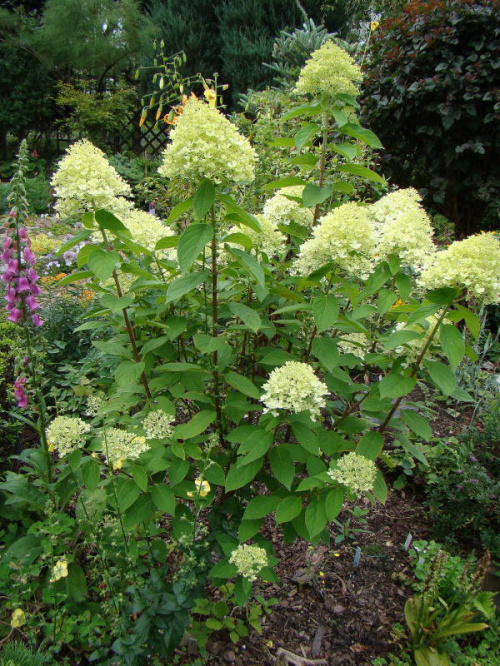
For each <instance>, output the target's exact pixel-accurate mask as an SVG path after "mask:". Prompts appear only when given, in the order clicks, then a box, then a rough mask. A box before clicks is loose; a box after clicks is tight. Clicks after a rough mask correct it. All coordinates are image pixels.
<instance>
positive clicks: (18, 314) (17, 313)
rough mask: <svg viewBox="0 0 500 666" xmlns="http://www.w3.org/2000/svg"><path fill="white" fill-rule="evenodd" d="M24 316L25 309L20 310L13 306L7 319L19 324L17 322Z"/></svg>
mask: <svg viewBox="0 0 500 666" xmlns="http://www.w3.org/2000/svg"><path fill="white" fill-rule="evenodd" d="M22 318H23V311H22V310H19V309H18V308H12V310H11V311H10V314H9V316H8V317H7V319H8V320H9V321H11V322H12V323H13V324H17V322H18V321H21V319H22Z"/></svg>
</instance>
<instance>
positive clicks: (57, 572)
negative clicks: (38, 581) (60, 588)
mask: <svg viewBox="0 0 500 666" xmlns="http://www.w3.org/2000/svg"><path fill="white" fill-rule="evenodd" d="M67 575H68V561H67V560H66V558H62V559H61V560H57V562H56V563H55V564H54V567H53V569H52V576H51V577H50V578H49V583H55V582H56V581H58V580H61V578H66V577H67Z"/></svg>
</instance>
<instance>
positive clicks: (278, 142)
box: [267, 136, 295, 148]
mask: <svg viewBox="0 0 500 666" xmlns="http://www.w3.org/2000/svg"><path fill="white" fill-rule="evenodd" d="M267 145H268V146H272V147H274V148H293V147H294V146H295V141H294V140H293V138H292V137H291V136H282V137H278V138H277V139H273V140H272V141H269V143H268V144H267Z"/></svg>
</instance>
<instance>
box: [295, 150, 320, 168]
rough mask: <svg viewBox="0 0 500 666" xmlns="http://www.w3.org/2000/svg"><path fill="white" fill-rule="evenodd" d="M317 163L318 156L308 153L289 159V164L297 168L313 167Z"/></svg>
mask: <svg viewBox="0 0 500 666" xmlns="http://www.w3.org/2000/svg"><path fill="white" fill-rule="evenodd" d="M318 161H319V156H317V155H311V154H310V153H302V154H301V155H295V157H292V158H291V159H290V164H295V165H297V166H307V167H313V166H316V164H317V163H318Z"/></svg>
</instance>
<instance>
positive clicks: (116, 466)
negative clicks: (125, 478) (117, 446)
mask: <svg viewBox="0 0 500 666" xmlns="http://www.w3.org/2000/svg"><path fill="white" fill-rule="evenodd" d="M122 467H123V458H117V459H116V460H115V461H114V462H113V469H114V470H117V469H121V468H122Z"/></svg>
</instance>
